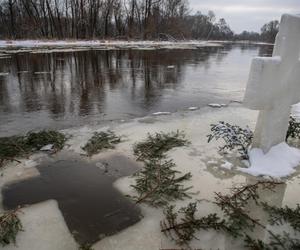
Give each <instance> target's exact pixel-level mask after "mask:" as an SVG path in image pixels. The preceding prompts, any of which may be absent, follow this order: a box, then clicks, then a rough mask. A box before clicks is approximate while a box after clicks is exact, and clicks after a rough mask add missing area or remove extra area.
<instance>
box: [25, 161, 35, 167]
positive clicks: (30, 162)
mask: <svg viewBox="0 0 300 250" xmlns="http://www.w3.org/2000/svg"><path fill="white" fill-rule="evenodd" d="M36 165H37V162H36V161H34V160H26V161H25V162H24V164H23V166H24V167H25V168H32V167H35V166H36Z"/></svg>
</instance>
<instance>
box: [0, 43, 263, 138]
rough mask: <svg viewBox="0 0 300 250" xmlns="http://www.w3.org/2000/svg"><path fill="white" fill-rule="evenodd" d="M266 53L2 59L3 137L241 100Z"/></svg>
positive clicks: (248, 49)
mask: <svg viewBox="0 0 300 250" xmlns="http://www.w3.org/2000/svg"><path fill="white" fill-rule="evenodd" d="M261 50H262V47H257V46H246V45H243V46H233V45H227V46H225V47H224V48H218V47H213V48H202V49H199V50H155V51H141V50H110V51H109V50H108V51H93V50H91V51H77V52H76V51H75V52H65V53H64V52H57V53H19V54H14V55H12V57H11V58H4V59H0V72H7V73H8V74H7V75H2V76H0V120H1V123H0V136H1V135H4V134H5V135H7V134H14V133H22V132H25V131H28V130H30V129H41V128H49V127H52V128H53V127H55V128H64V127H70V126H74V125H78V126H79V125H83V124H87V123H89V124H90V123H99V122H104V121H107V120H114V119H129V118H132V117H136V116H144V115H147V114H149V113H151V112H156V111H171V112H173V111H176V110H178V109H183V108H186V107H188V106H199V107H201V106H204V105H207V104H208V103H210V102H226V101H229V100H230V99H232V98H233V99H236V98H240V97H241V96H242V94H241V93H242V92H243V89H244V85H245V81H246V78H247V72H248V70H249V65H250V61H251V58H252V57H253V56H256V55H258V54H261V53H265V52H260V51H261ZM236 67H239V70H238V71H237V68H236ZM20 123H21V124H22V127H20Z"/></svg>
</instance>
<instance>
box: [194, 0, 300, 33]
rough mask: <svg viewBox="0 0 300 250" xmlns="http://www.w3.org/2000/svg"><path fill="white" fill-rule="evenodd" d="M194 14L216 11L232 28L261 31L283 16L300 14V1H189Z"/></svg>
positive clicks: (234, 29) (235, 29)
mask: <svg viewBox="0 0 300 250" xmlns="http://www.w3.org/2000/svg"><path fill="white" fill-rule="evenodd" d="M189 3H190V8H191V9H192V13H195V12H196V11H201V12H202V13H204V14H206V13H207V11H208V10H212V11H214V13H215V14H216V17H217V19H219V18H221V17H223V18H225V20H226V21H227V23H228V24H229V26H230V28H231V29H232V30H233V31H235V32H236V33H239V32H241V31H243V30H248V31H257V32H259V31H260V28H261V27H262V26H263V25H264V24H265V23H267V22H269V21H271V20H275V19H277V20H279V19H280V16H281V14H283V13H291V14H300V0H189Z"/></svg>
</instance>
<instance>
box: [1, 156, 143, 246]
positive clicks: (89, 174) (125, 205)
mask: <svg viewBox="0 0 300 250" xmlns="http://www.w3.org/2000/svg"><path fill="white" fill-rule="evenodd" d="M62 155H63V154H60V156H56V160H52V161H51V162H47V163H44V164H41V165H40V166H38V167H37V169H38V170H39V172H40V176H38V177H33V178H30V179H26V180H23V181H19V182H15V183H11V184H9V185H6V186H4V188H3V189H2V195H3V206H4V207H5V208H6V209H14V208H17V207H18V206H19V205H27V204H35V203H38V202H42V201H46V200H49V199H54V200H56V201H57V202H58V206H59V209H60V211H61V212H62V214H63V216H64V219H65V221H66V223H67V225H68V227H69V230H70V232H72V233H73V235H74V237H75V239H76V240H77V242H79V243H94V242H96V241H98V240H99V239H101V238H103V237H105V236H107V235H112V234H114V233H116V232H118V231H120V230H122V229H124V228H127V227H128V226H131V225H133V224H135V223H136V222H138V221H139V220H140V219H141V213H140V209H139V208H138V206H136V205H135V204H134V203H133V202H131V201H130V200H129V199H128V198H126V197H124V195H122V194H121V193H119V192H118V191H117V190H116V189H115V188H114V187H113V185H112V183H113V182H114V181H115V180H116V179H117V178H119V177H121V176H125V175H130V174H133V173H134V172H135V171H136V170H137V168H138V166H137V165H136V163H134V162H132V161H131V160H129V159H128V158H126V157H125V156H122V155H114V156H112V157H109V158H107V159H103V160H101V162H98V163H97V165H98V166H99V167H97V166H96V165H95V164H93V163H88V162H86V161H84V160H82V159H80V158H79V157H78V156H72V157H65V156H62ZM99 164H100V165H99ZM25 230H26V229H25Z"/></svg>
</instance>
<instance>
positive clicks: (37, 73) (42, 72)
mask: <svg viewBox="0 0 300 250" xmlns="http://www.w3.org/2000/svg"><path fill="white" fill-rule="evenodd" d="M34 74H35V75H44V74H50V72H47V71H37V72H34Z"/></svg>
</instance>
